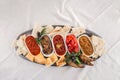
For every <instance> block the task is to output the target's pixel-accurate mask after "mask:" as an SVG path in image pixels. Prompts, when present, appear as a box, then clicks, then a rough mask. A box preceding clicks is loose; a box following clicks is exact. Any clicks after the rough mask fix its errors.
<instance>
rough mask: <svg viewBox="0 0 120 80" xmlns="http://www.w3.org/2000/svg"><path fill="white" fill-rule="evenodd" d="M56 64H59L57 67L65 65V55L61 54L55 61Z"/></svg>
mask: <svg viewBox="0 0 120 80" xmlns="http://www.w3.org/2000/svg"><path fill="white" fill-rule="evenodd" d="M56 65H57V66H59V67H60V66H64V65H66V62H65V56H62V57H61V58H60V59H59V60H58V61H57V62H56Z"/></svg>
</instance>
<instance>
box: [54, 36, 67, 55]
mask: <svg viewBox="0 0 120 80" xmlns="http://www.w3.org/2000/svg"><path fill="white" fill-rule="evenodd" d="M52 42H53V46H54V50H55V53H56V55H57V56H58V57H61V56H64V55H65V54H66V52H67V48H66V45H65V41H64V38H63V36H62V35H61V34H56V35H54V36H53V38H52ZM61 50H62V51H61Z"/></svg>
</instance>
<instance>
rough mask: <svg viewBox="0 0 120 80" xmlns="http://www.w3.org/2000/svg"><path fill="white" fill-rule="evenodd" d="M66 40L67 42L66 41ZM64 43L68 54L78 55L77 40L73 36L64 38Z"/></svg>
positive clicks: (70, 34) (69, 35)
mask: <svg viewBox="0 0 120 80" xmlns="http://www.w3.org/2000/svg"><path fill="white" fill-rule="evenodd" d="M68 38H69V40H67V39H68ZM65 42H66V46H67V50H68V53H69V54H70V53H72V52H75V53H78V52H79V51H80V47H79V44H78V40H77V38H76V36H75V35H74V34H72V33H69V34H67V35H66V37H65ZM72 50H73V51H72Z"/></svg>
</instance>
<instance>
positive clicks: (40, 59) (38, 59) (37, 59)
mask: <svg viewBox="0 0 120 80" xmlns="http://www.w3.org/2000/svg"><path fill="white" fill-rule="evenodd" d="M45 61H46V59H45V58H44V56H43V55H42V53H39V54H38V55H37V56H35V62H37V63H39V64H45Z"/></svg>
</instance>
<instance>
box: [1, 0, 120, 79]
mask: <svg viewBox="0 0 120 80" xmlns="http://www.w3.org/2000/svg"><path fill="white" fill-rule="evenodd" d="M35 24H40V25H51V24H54V25H55V24H56V25H57V24H60V25H62V24H69V25H72V26H76V27H79V26H84V27H86V28H88V29H90V30H92V31H94V32H96V33H98V34H99V35H101V36H102V37H103V38H104V40H105V41H106V54H105V55H103V56H102V57H101V58H100V59H98V60H97V61H96V62H95V63H94V66H93V67H90V66H86V67H85V68H83V69H79V68H73V67H49V68H47V67H45V66H43V65H40V64H36V63H32V62H29V61H27V60H24V59H23V58H21V57H20V56H18V55H17V54H16V52H15V50H14V48H13V47H12V46H11V44H12V42H13V40H15V39H16V37H17V36H18V35H19V34H20V33H22V32H24V31H26V30H29V29H31V28H32V27H33V26H34V25H35ZM119 50H120V0H0V80H120V52H119Z"/></svg>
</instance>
